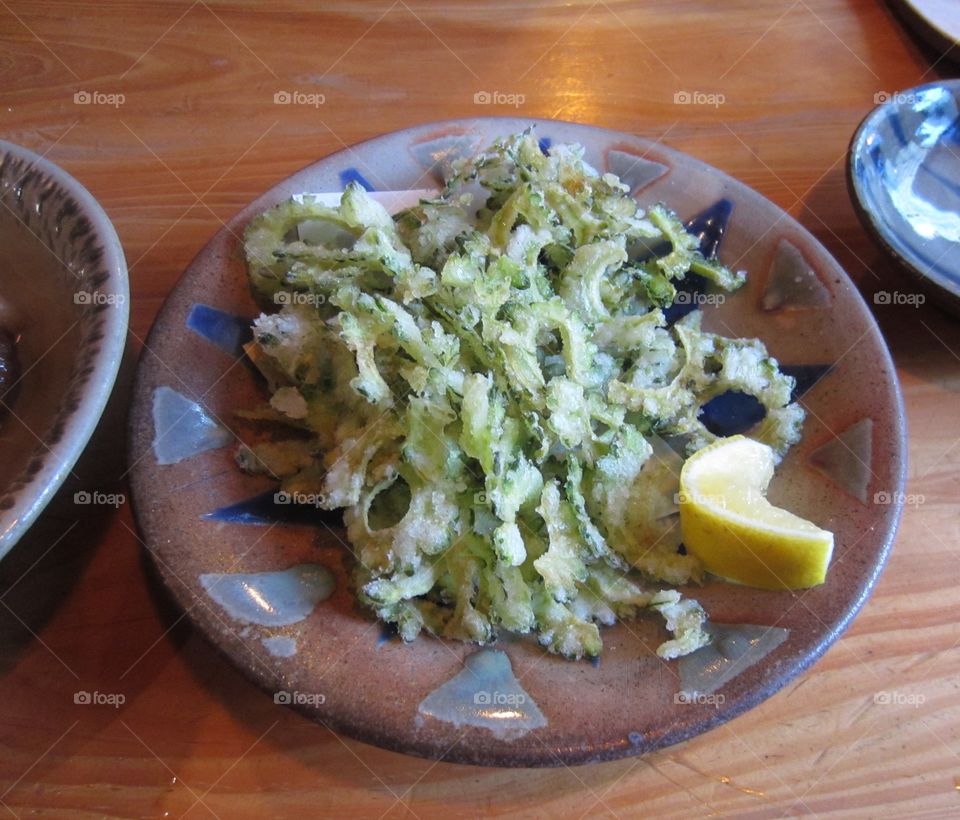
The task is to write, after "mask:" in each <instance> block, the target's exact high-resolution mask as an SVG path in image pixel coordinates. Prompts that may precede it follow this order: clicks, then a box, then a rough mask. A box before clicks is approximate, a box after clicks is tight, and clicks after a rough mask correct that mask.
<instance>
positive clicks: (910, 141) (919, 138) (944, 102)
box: [847, 80, 960, 313]
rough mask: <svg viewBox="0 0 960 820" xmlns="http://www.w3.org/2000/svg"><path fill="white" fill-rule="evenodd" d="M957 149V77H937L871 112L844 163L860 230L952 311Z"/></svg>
mask: <svg viewBox="0 0 960 820" xmlns="http://www.w3.org/2000/svg"><path fill="white" fill-rule="evenodd" d="M958 149H960V80H944V81H942V82H937V83H931V84H929V85H921V86H918V87H917V88H911V89H909V90H907V91H899V92H897V93H896V94H893V95H891V97H890V99H889V100H887V101H886V102H885V103H884V104H883V105H881V106H879V107H878V108H875V109H874V110H873V111H871V112H870V114H868V115H867V117H866V118H865V119H864V121H863V122H862V123H861V124H860V127H859V128H858V129H857V132H856V134H855V135H854V137H853V140H852V142H851V143H850V155H849V159H848V163H847V175H848V179H849V183H850V188H851V192H852V194H853V201H854V205H856V208H857V213H858V214H859V216H860V219H861V221H862V222H863V224H864V226H865V227H866V228H867V230H869V231H870V233H871V234H872V235H873V236H874V238H876V239H877V240H879V242H880V243H881V245H882V246H883V247H884V248H885V249H886V250H887V251H889V252H890V253H891V254H893V256H894V257H895V258H896V259H897V260H898V261H899V262H900V263H901V264H902V265H903V266H904V267H905V268H906V269H907V271H908V272H910V273H911V274H912V275H913V276H915V277H917V278H918V279H920V280H921V282H922V283H923V284H924V285H925V286H926V287H927V289H928V290H930V291H931V293H932V294H933V295H934V296H935V297H937V298H938V299H939V301H940V302H941V304H943V305H944V306H945V307H947V308H949V309H951V310H952V311H953V312H955V313H960V184H958V180H960V151H958ZM911 296H914V298H915V295H913V294H902V295H901V294H898V293H886V294H885V297H883V298H886V299H888V300H890V301H893V300H894V299H896V298H909V297H911ZM877 297H878V298H879V297H881V294H877Z"/></svg>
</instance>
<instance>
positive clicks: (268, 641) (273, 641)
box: [263, 635, 297, 658]
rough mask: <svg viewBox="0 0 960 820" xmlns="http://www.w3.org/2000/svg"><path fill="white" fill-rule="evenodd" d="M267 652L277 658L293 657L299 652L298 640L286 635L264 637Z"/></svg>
mask: <svg viewBox="0 0 960 820" xmlns="http://www.w3.org/2000/svg"><path fill="white" fill-rule="evenodd" d="M263 645H264V646H265V647H266V648H267V652H269V653H270V654H271V655H273V656H274V657H275V658H292V657H293V656H294V655H296V654H297V641H296V639H295V638H289V637H287V636H286V635H273V636H271V637H269V638H264V639H263Z"/></svg>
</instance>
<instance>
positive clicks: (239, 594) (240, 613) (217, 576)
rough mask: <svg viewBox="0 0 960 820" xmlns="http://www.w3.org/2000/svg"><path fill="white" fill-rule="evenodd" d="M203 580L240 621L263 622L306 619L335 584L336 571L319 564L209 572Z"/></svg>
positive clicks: (264, 624) (327, 595)
mask: <svg viewBox="0 0 960 820" xmlns="http://www.w3.org/2000/svg"><path fill="white" fill-rule="evenodd" d="M200 583H201V585H202V586H203V588H204V589H205V590H206V591H207V594H209V595H210V597H211V598H213V600H215V601H216V602H217V603H218V604H220V606H222V607H223V608H224V609H225V610H226V611H227V612H228V613H229V614H230V615H232V616H233V617H234V618H236V619H237V620H238V621H242V622H243V623H251V624H258V625H260V626H287V625H288V624H295V623H297V621H302V620H303V619H304V618H306V617H307V616H308V615H309V614H310V613H311V612H312V611H313V608H314V607H315V606H316V605H317V604H318V603H319V602H320V601H323V600H326V599H327V598H329V597H330V595H331V594H332V593H333V589H334V586H335V581H334V578H333V575H331V574H330V571H329V570H328V569H327V568H326V567H322V566H320V565H319V564H298V565H297V566H293V567H290V568H289V569H284V570H279V571H277V572H252V573H246V572H232V573H209V574H205V575H201V576H200Z"/></svg>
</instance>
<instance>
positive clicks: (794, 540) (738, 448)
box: [679, 436, 833, 589]
mask: <svg viewBox="0 0 960 820" xmlns="http://www.w3.org/2000/svg"><path fill="white" fill-rule="evenodd" d="M773 467H774V452H773V450H772V449H771V448H770V447H768V446H767V445H765V444H761V443H759V442H757V441H754V440H753V439H749V438H746V437H744V436H732V437H731V438H726V439H721V440H720V441H716V442H714V443H713V444H711V445H709V446H707V447H704V448H703V449H702V450H698V451H697V452H696V453H694V454H693V455H692V456H691V457H690V458H689V459H687V461H686V463H685V464H684V465H683V469H682V470H681V471H680V498H679V501H680V530H681V532H682V534H683V543H684V545H685V547H686V549H687V550H688V551H689V552H690V553H692V554H694V555H696V556H697V557H698V558H699V559H700V560H701V561H702V562H703V565H704V567H706V569H707V570H709V571H710V572H712V573H713V574H714V575H719V576H720V577H722V578H726V579H727V580H730V581H736V582H737V583H740V584H746V585H747V586H752V587H760V588H761V589H806V588H807V587H812V586H816V585H817V584H822V583H823V581H824V579H825V578H826V575H827V567H828V566H829V565H830V556H831V555H832V554H833V533H832V532H828V531H827V530H822V529H820V528H819V527H818V526H816V525H815V524H813V523H811V522H810V521H807V520H806V519H804V518H800V517H799V516H797V515H794V514H793V513H791V512H788V511H787V510H784V509H781V508H780V507H775V506H773V505H772V504H771V503H770V502H769V501H767V499H766V497H765V496H766V491H767V485H768V484H769V483H770V479H771V478H772V477H773Z"/></svg>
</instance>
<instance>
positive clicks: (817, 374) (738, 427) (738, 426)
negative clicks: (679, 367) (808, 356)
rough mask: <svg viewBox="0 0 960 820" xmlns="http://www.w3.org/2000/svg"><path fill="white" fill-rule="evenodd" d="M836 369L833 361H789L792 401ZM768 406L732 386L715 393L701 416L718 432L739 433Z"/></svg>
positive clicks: (783, 368)
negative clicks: (733, 388)
mask: <svg viewBox="0 0 960 820" xmlns="http://www.w3.org/2000/svg"><path fill="white" fill-rule="evenodd" d="M832 369H833V365H829V364H785V365H780V370H781V371H782V372H783V373H785V374H786V375H788V376H793V378H794V381H795V382H796V384H794V387H793V392H792V393H791V394H790V401H796V400H797V399H799V398H800V397H801V396H803V395H804V394H805V393H806V392H807V391H809V390H810V388H812V387H813V386H814V385H815V384H816V383H817V382H818V381H820V379H822V378H823V377H824V376H826V375H827V373H829V372H830V371H831V370H832ZM766 415H767V411H766V408H764V406H763V405H762V404H761V403H760V401H759V400H758V399H757V398H755V397H754V396H751V395H750V394H749V393H742V392H740V391H739V390H728V391H727V392H725V393H721V394H720V395H719V396H714V397H713V398H712V399H710V401H708V402H707V403H706V404H704V405H703V407H701V408H700V413H699V419H700V421H701V422H703V425H704V426H705V427H706V428H707V429H708V430H709V431H710V432H711V433H713V434H714V435H715V436H724V437H726V436H735V435H737V434H738V433H745V432H746V431H747V430H749V429H750V428H751V427H753V426H754V425H755V424H758V423H759V422H761V421H763V419H764V418H766Z"/></svg>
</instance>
